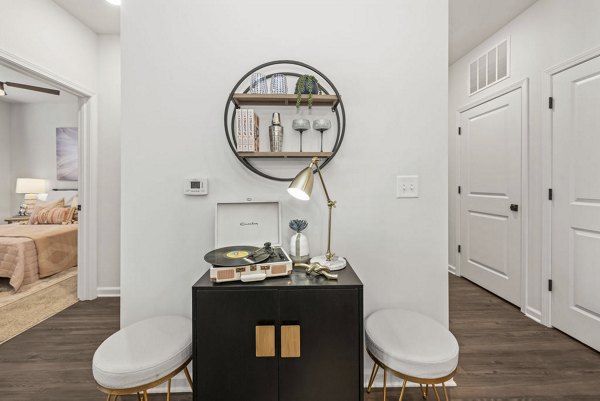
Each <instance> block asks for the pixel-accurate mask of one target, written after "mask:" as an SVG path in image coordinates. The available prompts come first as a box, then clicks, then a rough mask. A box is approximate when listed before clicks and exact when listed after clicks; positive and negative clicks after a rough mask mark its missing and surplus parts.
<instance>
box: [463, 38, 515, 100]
mask: <svg viewBox="0 0 600 401" xmlns="http://www.w3.org/2000/svg"><path fill="white" fill-rule="evenodd" d="M509 76H510V41H509V39H508V38H507V39H505V40H503V41H502V42H500V43H499V44H498V45H497V46H495V47H494V48H492V49H490V50H488V51H487V52H485V53H483V54H482V55H480V56H479V57H477V58H476V59H475V60H474V61H472V62H471V64H469V95H473V94H475V93H477V92H480V91H482V90H484V89H485V88H487V87H489V86H491V85H494V84H496V83H498V82H500V81H502V80H503V79H506V78H508V77H509Z"/></svg>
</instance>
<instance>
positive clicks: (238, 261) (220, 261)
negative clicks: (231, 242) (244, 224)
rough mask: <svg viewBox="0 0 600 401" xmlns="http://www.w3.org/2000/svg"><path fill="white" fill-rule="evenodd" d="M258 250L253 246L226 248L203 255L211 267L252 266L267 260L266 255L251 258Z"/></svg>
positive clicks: (267, 255) (267, 256)
mask: <svg viewBox="0 0 600 401" xmlns="http://www.w3.org/2000/svg"><path fill="white" fill-rule="evenodd" d="M259 249H260V248H257V247H255V246H228V247H225V248H219V249H215V250H214V251H210V252H209V253H207V254H206V255H204V260H205V261H207V262H208V263H210V264H211V265H214V266H222V267H236V266H247V265H253V264H255V263H260V262H262V261H264V260H267V259H268V258H269V254H268V253H262V254H261V255H260V256H253V253H254V252H256V251H257V250H259Z"/></svg>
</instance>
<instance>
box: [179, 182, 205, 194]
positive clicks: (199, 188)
mask: <svg viewBox="0 0 600 401" xmlns="http://www.w3.org/2000/svg"><path fill="white" fill-rule="evenodd" d="M183 194H184V195H208V178H187V179H186V180H185V182H184V184H183Z"/></svg>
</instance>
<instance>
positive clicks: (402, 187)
mask: <svg viewBox="0 0 600 401" xmlns="http://www.w3.org/2000/svg"><path fill="white" fill-rule="evenodd" d="M418 197H419V176H418V175H399V176H397V177H396V198H418Z"/></svg>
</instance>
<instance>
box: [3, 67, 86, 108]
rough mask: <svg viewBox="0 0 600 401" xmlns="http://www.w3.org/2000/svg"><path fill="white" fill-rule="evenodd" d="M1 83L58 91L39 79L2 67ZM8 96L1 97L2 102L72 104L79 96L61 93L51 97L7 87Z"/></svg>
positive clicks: (45, 94) (46, 94)
mask: <svg viewBox="0 0 600 401" xmlns="http://www.w3.org/2000/svg"><path fill="white" fill-rule="evenodd" d="M0 81H1V82H15V83H19V84H26V85H33V86H41V87H42V88H50V89H57V88H55V87H53V86H52V85H48V84H46V83H44V82H41V81H38V80H37V79H34V78H31V77H29V76H27V75H25V74H22V73H20V72H17V71H15V70H13V69H11V68H8V67H6V66H3V65H0ZM4 89H5V90H6V93H7V94H8V95H7V96H0V102H7V103H71V102H77V101H78V100H77V96H75V95H72V94H70V93H67V92H65V91H62V90H61V91H60V96H56V95H50V94H48V93H41V92H34V91H30V90H25V89H19V88H12V87H10V86H6V87H5V88H4Z"/></svg>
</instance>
